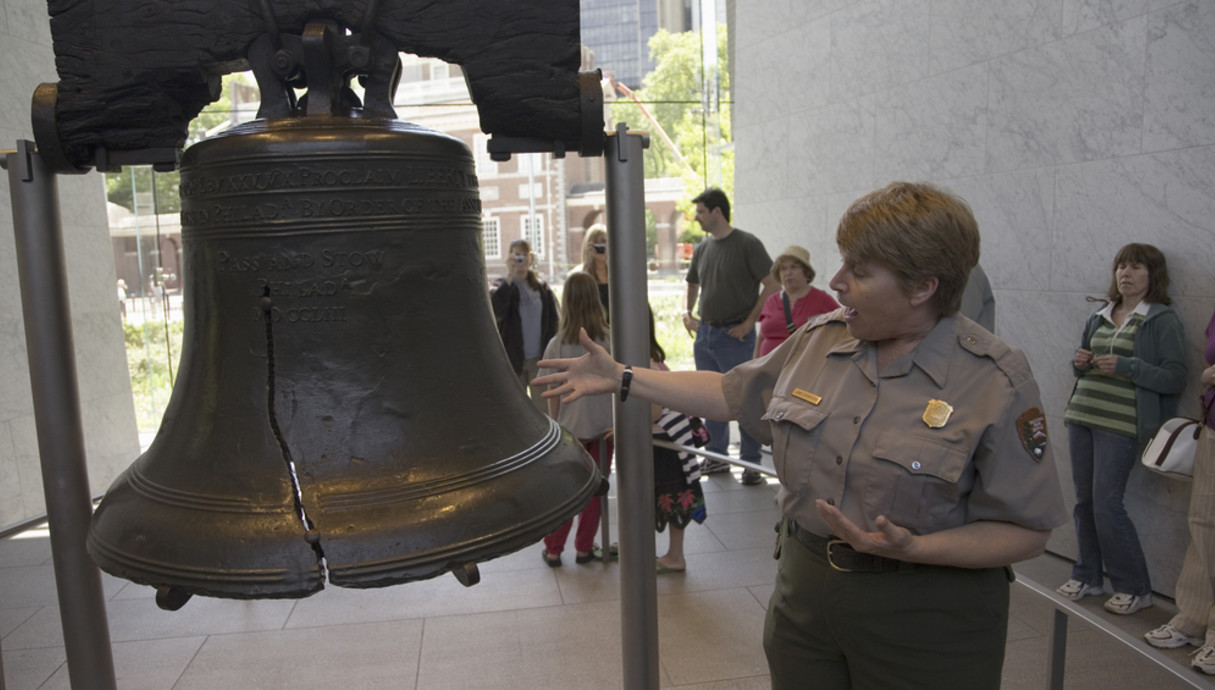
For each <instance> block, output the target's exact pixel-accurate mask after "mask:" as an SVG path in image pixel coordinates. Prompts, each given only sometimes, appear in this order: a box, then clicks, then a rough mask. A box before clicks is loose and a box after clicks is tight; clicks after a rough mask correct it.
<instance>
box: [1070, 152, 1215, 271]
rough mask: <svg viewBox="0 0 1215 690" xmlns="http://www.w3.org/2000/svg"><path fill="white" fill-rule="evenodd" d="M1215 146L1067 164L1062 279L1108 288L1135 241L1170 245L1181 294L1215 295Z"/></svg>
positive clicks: (1169, 255)
mask: <svg viewBox="0 0 1215 690" xmlns="http://www.w3.org/2000/svg"><path fill="white" fill-rule="evenodd" d="M1213 179H1215V149H1212V148H1210V147H1204V148H1193V149H1183V150H1179V151H1175V152H1170V153H1160V154H1155V155H1151V156H1134V157H1128V158H1120V159H1114V160H1108V161H1098V162H1094V163H1088V164H1085V165H1076V166H1065V167H1062V168H1060V169H1059V173H1058V187H1057V196H1056V211H1055V219H1054V224H1055V226H1056V228H1057V233H1058V240H1057V243H1056V247H1055V252H1056V266H1057V268H1058V269H1059V270H1058V271H1057V273H1056V276H1055V277H1056V279H1057V280H1056V283H1054V284H1053V287H1057V288H1059V289H1064V290H1078V291H1088V292H1092V293H1093V294H1098V295H1100V294H1104V292H1105V291H1106V289H1107V288H1108V286H1109V285H1108V280H1109V276H1110V270H1111V268H1110V262H1111V261H1112V260H1113V257H1114V254H1115V253H1116V252H1117V251H1118V248H1119V247H1121V246H1123V245H1124V244H1127V243H1128V242H1149V243H1151V244H1154V245H1156V246H1157V247H1158V248H1159V249H1160V250H1161V251H1162V252H1164V254H1165V257H1166V259H1167V260H1168V262H1169V275H1170V278H1171V279H1172V283H1173V287H1172V288H1171V292H1173V293H1174V294H1201V295H1210V294H1211V292H1212V290H1213V289H1215V288H1213V287H1212V284H1211V266H1212V265H1215V197H1212V195H1211V193H1210V181H1211V180H1213Z"/></svg>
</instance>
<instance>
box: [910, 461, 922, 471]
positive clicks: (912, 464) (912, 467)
mask: <svg viewBox="0 0 1215 690" xmlns="http://www.w3.org/2000/svg"><path fill="white" fill-rule="evenodd" d="M911 469H913V470H918V469H920V461H919V460H916V461H915V462H913V463H911Z"/></svg>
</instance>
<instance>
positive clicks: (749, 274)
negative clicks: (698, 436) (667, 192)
mask: <svg viewBox="0 0 1215 690" xmlns="http://www.w3.org/2000/svg"><path fill="white" fill-rule="evenodd" d="M693 201H694V202H695V203H696V222H698V223H700V227H701V228H702V229H703V230H704V231H705V232H707V233H708V234H709V236H708V237H706V238H705V239H704V240H702V241H701V242H700V243H699V244H697V245H696V249H695V250H694V251H693V252H692V263H691V265H690V266H689V267H688V276H687V310H686V311H685V312H684V313H683V325H684V327H685V328H687V329H688V331H689V332H690V333H693V334H695V336H696V344H695V345H694V346H693V355H694V356H695V359H696V368H697V369H698V370H701V371H716V372H719V373H722V374H724V373H726V372H727V371H729V370H731V369H733V368H734V367H735V366H737V365H739V364H741V363H743V362H746V361H748V360H750V359H751V356H752V354H753V353H754V352H755V322H756V321H757V320H758V319H759V314H760V312H761V311H763V308H764V302H765V301H766V300H767V299H768V296H769V295H771V294H772V293H774V292H776V291H777V290H779V289H780V285H779V284H778V283H777V282H776V279H775V278H773V277H772V273H771V271H772V258H771V257H770V256H769V255H768V251H767V250H766V249H764V244H763V242H760V240H759V238H757V237H755V236H754V235H752V234H750V233H748V232H744V231H742V230H739V229H738V228H736V227H734V226H732V225H730V200H729V199H728V198H727V197H726V194H725V192H723V191H721V190H720V189H717V188H712V187H711V188H709V189H706V190H705V191H704V192H702V193H701V194H700V196H697V197H696V198H695V199H693ZM697 298H699V301H700V305H699V306H700V309H699V312H694V309H695V308H696V306H697ZM705 426H707V427H708V428H709V434H710V436H712V440H710V441H709V444H708V446H707V447H706V448H707V449H708V450H711V451H714V452H716V453H722V454H725V452H726V448H727V446H728V444H729V440H730V435H729V431H730V429H729V425H728V424H727V423H726V422H717V421H712V420H705ZM739 433H740V435H741V438H740V443H739V457H740V458H742V459H743V460H746V461H748V462H754V463H758V462H759V461H760V456H759V442H758V441H756V440H755V439H753V438H751V435H750V434H748V433H747V432H745V431H742V430H741V429H740V430H739ZM729 470H730V466H729V465H728V464H727V463H724V462H721V461H719V460H708V461H706V462H705V466H704V469H703V470H702V471H703V472H704V473H705V474H714V473H717V472H728V471H729ZM762 481H763V477H762V476H760V474H759V473H758V472H756V471H754V470H744V471H743V474H742V483H743V484H747V485H751V484H759V483H760V482H762Z"/></svg>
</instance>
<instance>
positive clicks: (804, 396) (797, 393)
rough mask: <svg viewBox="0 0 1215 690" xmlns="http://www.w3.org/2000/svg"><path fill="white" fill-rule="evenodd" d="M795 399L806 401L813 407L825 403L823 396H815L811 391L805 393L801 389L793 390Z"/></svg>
mask: <svg viewBox="0 0 1215 690" xmlns="http://www.w3.org/2000/svg"><path fill="white" fill-rule="evenodd" d="M793 397H795V398H799V399H801V400H805V401H806V402H808V403H810V404H811V405H817V404H819V403H821V402H822V401H823V398H822V396H818V395H815V394H813V393H811V392H810V391H804V390H802V389H800V388H794V389H793Z"/></svg>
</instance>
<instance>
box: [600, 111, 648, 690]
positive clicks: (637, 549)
mask: <svg viewBox="0 0 1215 690" xmlns="http://www.w3.org/2000/svg"><path fill="white" fill-rule="evenodd" d="M647 144H648V137H646V136H644V135H641V134H632V133H629V132H628V131H627V129H626V128H625V126H624V124H623V123H622V124H620V125H619V126H618V127H617V129H616V132H615V135H614V136H609V137H608V138H607V146H606V149H605V151H604V167H605V168H606V191H607V221H608V223H607V231H608V246H609V247H610V249H609V250H608V274H609V276H610V278H611V279H610V281H609V288H608V290H609V292H610V298H611V299H610V300H609V302H610V304H611V312H612V319H611V320H612V326H611V339H612V355H613V356H614V357H615V358H616V359H617V360H618V361H620V362H623V363H625V364H628V365H632V366H634V367H648V366H649V364H650V333H649V330H650V324H649V301H648V298H647V296H646V251H645V249H646V248H645V176H644V168H643V165H642V163H643V159H642V155H643V154H642V151H643V149H644V148H645V146H646V145H647ZM614 407H615V410H614V411H615V415H616V477H617V487H616V505H617V514H618V515H619V516H620V518H619V521H618V524H619V531H620V627H621V647H622V651H623V658H622V663H623V665H624V687H625V688H628V690H645V689H647V688H652V689H655V690H656V689H657V688H658V676H659V673H658V583H657V582H656V581H655V577H654V574H655V562H654V561H655V558H654V448H653V444H652V438H651V435H650V426H651V422H650V404H649V403H647V402H645V401H644V400H638V399H636V398H630V399H629V400H628V401H626V402H624V403H621V402H620V400H619V398H617V399H616V402H615V406H614Z"/></svg>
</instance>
